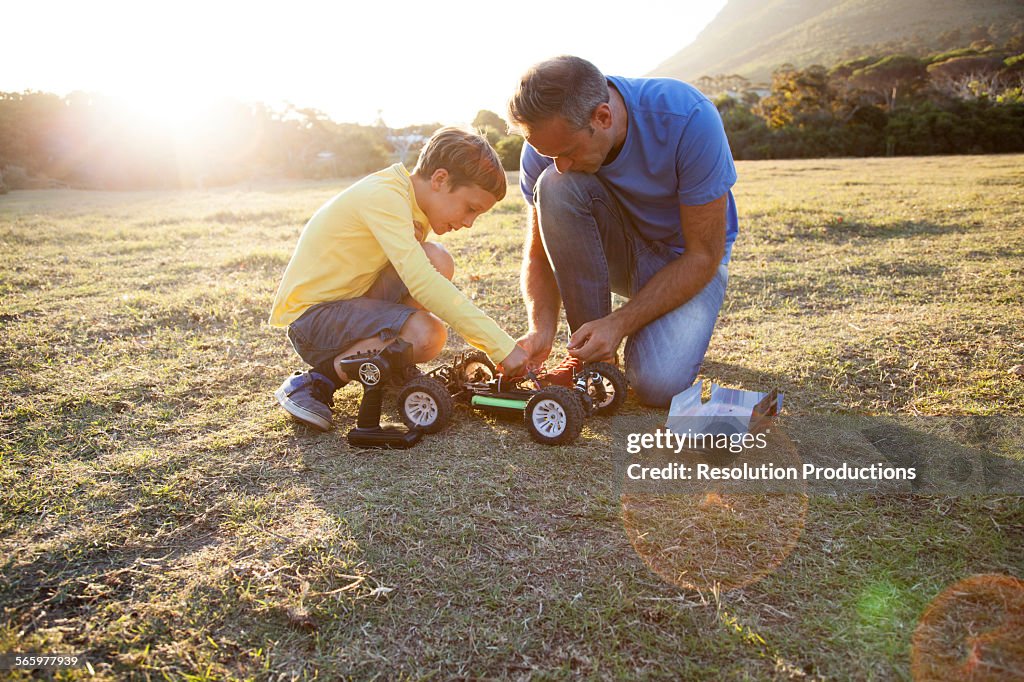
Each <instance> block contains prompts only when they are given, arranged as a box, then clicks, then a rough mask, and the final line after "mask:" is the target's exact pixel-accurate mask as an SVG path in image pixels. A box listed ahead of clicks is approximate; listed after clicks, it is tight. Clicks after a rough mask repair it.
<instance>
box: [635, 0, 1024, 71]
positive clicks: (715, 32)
mask: <svg viewBox="0 0 1024 682" xmlns="http://www.w3.org/2000/svg"><path fill="white" fill-rule="evenodd" d="M1022 31H1024V0H729V2H728V4H726V6H725V7H724V8H723V9H722V11H721V12H719V14H718V16H717V17H715V19H714V20H713V21H712V22H711V23H710V24H708V26H707V28H705V29H704V30H703V31H702V32H701V34H700V35H699V36H697V39H696V40H694V41H693V42H692V43H691V44H690V45H687V46H686V47H685V48H683V49H682V50H680V51H679V52H677V53H676V54H674V55H673V56H671V57H669V58H668V59H666V60H665V61H664V62H662V63H661V64H660V65H659V66H658V67H657V68H656V69H654V70H653V71H652V72H651V73H650V74H649V75H652V76H672V77H674V78H680V79H682V80H686V81H694V80H696V79H698V78H700V77H701V76H715V75H719V74H739V75H741V76H743V77H745V78H748V79H750V80H751V81H754V82H767V81H769V80H770V79H771V73H772V71H773V70H774V69H775V68H776V67H778V66H780V65H782V64H786V63H790V64H793V65H794V66H797V67H805V66H810V65H811V64H822V65H824V66H831V65H833V64H836V63H838V62H841V61H844V60H847V59H854V58H856V57H859V56H862V55H865V54H871V53H874V52H879V53H881V52H887V53H892V52H909V53H912V54H913V53H918V54H921V55H924V54H927V53H930V52H938V51H940V50H946V49H950V48H954V47H966V46H968V45H970V44H971V43H972V42H973V41H975V40H979V39H981V40H986V39H987V40H989V41H990V42H993V43H995V44H1002V43H1003V42H1005V41H1006V40H1007V39H1009V38H1010V37H1011V36H1012V35H1016V34H1019V33H1021V32H1022Z"/></svg>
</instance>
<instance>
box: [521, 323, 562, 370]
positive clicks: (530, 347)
mask: <svg viewBox="0 0 1024 682" xmlns="http://www.w3.org/2000/svg"><path fill="white" fill-rule="evenodd" d="M516 343H517V344H519V345H520V346H522V348H523V349H524V350H526V353H527V356H528V357H527V360H526V367H527V369H532V370H537V369H540V368H541V367H542V366H543V365H544V362H545V361H546V360H547V359H548V356H549V355H551V344H552V343H553V339H552V337H551V336H550V335H547V334H542V333H540V332H537V331H533V332H530V333H529V334H526V335H525V336H521V337H520V338H519V339H517V340H516Z"/></svg>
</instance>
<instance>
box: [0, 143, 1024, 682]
mask: <svg viewBox="0 0 1024 682" xmlns="http://www.w3.org/2000/svg"><path fill="white" fill-rule="evenodd" d="M738 165H739V172H740V183H739V184H738V185H737V187H736V190H735V191H736V197H737V202H738V205H739V207H740V213H741V235H740V240H739V241H738V242H737V244H736V247H735V249H734V252H733V253H734V259H733V263H732V266H731V270H730V281H729V292H728V295H727V300H726V305H725V308H724V311H723V315H722V318H721V320H720V323H719V326H718V328H717V331H716V333H715V337H714V339H713V340H712V344H711V348H710V351H709V353H708V356H707V362H706V364H705V367H704V369H703V372H702V376H703V377H704V378H706V379H709V380H714V381H716V382H719V383H722V384H725V385H728V386H735V387H742V388H748V389H760V390H763V389H767V388H770V387H778V388H779V389H780V390H782V391H784V392H785V393H786V406H787V410H788V411H789V412H790V413H792V414H816V413H832V412H839V413H864V414H898V415H946V416H956V415H1002V416H1009V417H1016V416H1020V415H1022V414H1024V377H1022V376H1021V375H1020V374H1018V373H1015V372H1013V371H1011V369H1012V368H1014V367H1015V366H1018V365H1021V364H1024V324H1022V322H1021V321H1022V319H1024V316H1022V306H1021V302H1022V301H1024V274H1022V273H1024V157H1020V156H1004V157H960V158H927V159H914V160H910V159H885V160H883V159H876V160H828V161H793V162H746V163H740V164H738ZM341 186H343V183H316V184H308V183H307V184H280V185H274V186H260V187H251V188H247V187H236V188H231V189H223V190H212V191H189V192H149V193H101V192H79V191H67V190H65V191H30V192H29V191H26V192H14V193H11V194H9V195H6V196H3V197H0V245H2V252H0V295H2V299H3V308H2V311H0V397H2V405H0V571H2V576H3V578H2V582H0V652H19V651H39V652H54V651H59V652H70V651H76V652H86V653H87V657H88V659H89V661H90V663H91V665H92V667H93V670H94V671H95V678H96V679H121V678H124V677H136V678H140V679H165V678H169V679H188V680H205V679H274V680H278V679H282V680H283V679H314V678H317V679H337V678H339V677H342V676H352V677H354V678H359V679H366V678H380V679H401V678H420V677H432V678H436V679H451V678H460V679H462V678H516V679H523V678H531V677H532V678H538V679H560V678H567V677H576V676H583V677H600V678H634V677H648V678H661V679H706V680H725V679H774V678H778V679H808V680H810V679H840V680H843V679H896V680H902V679H910V678H911V677H912V675H913V674H914V671H919V669H917V668H915V669H914V671H912V665H911V660H912V652H911V648H912V646H911V645H912V636H913V633H914V631H915V628H918V627H919V621H920V619H921V618H922V616H923V615H924V614H925V612H926V609H928V607H929V604H930V603H932V602H933V600H935V599H936V597H937V596H939V595H940V593H942V592H943V590H946V589H947V588H948V587H949V586H950V585H952V584H953V583H955V582H956V581H959V580H962V579H965V578H968V577H969V576H972V575H976V574H1003V575H1007V576H1015V577H1017V578H1021V577H1024V505H1022V504H1021V498H1018V497H1010V496H984V497H966V498H955V497H935V496H930V497H925V496H900V497H893V496H889V497H883V496H874V497H864V496H857V497H837V498H827V497H826V498H823V497H807V498H792V497H790V498H781V499H774V498H773V499H768V498H744V499H742V500H740V499H733V500H728V499H726V500H722V499H718V500H714V499H712V500H704V502H703V503H701V504H682V505H677V506H675V507H673V506H672V505H667V506H665V507H664V508H659V510H658V514H657V515H655V516H654V517H651V515H650V514H649V513H648V514H647V515H646V516H645V512H649V511H650V509H647V510H643V509H641V510H637V509H635V508H631V507H630V505H629V503H628V501H627V500H625V499H624V498H620V495H619V492H618V491H619V483H618V482H617V481H616V480H615V475H614V460H615V457H616V455H617V454H618V453H621V452H622V450H623V448H624V443H623V441H622V440H621V439H619V436H618V431H616V428H617V427H616V425H615V420H614V419H613V420H612V421H608V420H600V419H598V420H593V421H591V422H590V423H589V424H588V426H587V427H586V429H585V430H584V434H583V436H582V437H581V439H580V440H579V441H578V442H577V443H576V444H575V445H574V446H568V447H555V448H548V447H544V446H539V445H535V444H533V443H532V442H530V441H529V440H528V439H527V437H526V431H525V429H524V428H523V426H522V425H521V424H516V423H510V422H505V421H495V420H491V419H488V418H481V417H478V416H471V415H469V414H468V413H466V412H460V413H458V414H457V415H456V418H455V419H454V424H453V425H452V427H451V428H449V429H448V430H447V431H445V432H444V433H443V434H440V435H438V436H434V437H429V438H428V439H426V440H425V441H424V442H423V443H422V444H421V445H419V446H417V447H416V448H414V449H412V450H410V451H403V452H379V451H378V452H363V451H355V450H352V449H350V448H349V447H348V445H347V443H346V441H345V438H344V436H345V433H346V431H347V430H348V428H349V427H350V426H351V425H353V423H354V414H355V408H356V405H357V404H358V399H359V389H358V388H357V387H347V388H345V389H344V390H343V391H342V392H340V393H339V394H338V400H337V405H336V408H335V422H336V427H337V428H336V430H334V431H332V432H330V433H328V434H322V435H321V434H318V433H316V432H313V431H312V430H310V429H307V428H305V427H303V426H301V425H297V424H295V423H293V422H291V421H289V420H287V419H286V418H285V417H286V415H285V414H284V413H283V412H282V411H281V410H280V409H279V408H278V407H277V405H276V402H275V401H274V399H273V396H272V395H271V394H272V391H273V390H274V389H275V388H276V387H277V386H278V385H279V384H280V382H281V381H282V380H283V378H284V377H285V376H286V375H287V374H288V373H290V372H291V371H292V370H293V369H295V368H297V367H298V366H299V361H298V359H297V358H296V357H295V356H294V355H293V352H292V350H291V349H290V347H289V346H288V344H287V341H286V339H285V337H284V334H283V333H282V332H281V331H280V330H275V329H271V328H269V327H267V326H266V324H265V319H266V316H267V313H268V307H269V305H270V301H271V299H272V297H273V294H274V292H275V290H276V287H277V283H278V280H279V277H280V274H281V272H282V270H283V268H284V266H285V264H286V263H287V261H288V259H289V257H290V254H291V250H292V247H293V246H294V243H295V240H296V237H297V235H298V233H299V230H300V228H301V226H302V225H303V223H304V222H305V220H306V218H308V216H309V215H310V214H311V213H312V211H314V210H315V209H316V208H317V206H319V204H320V203H321V202H323V201H324V200H325V199H326V198H328V197H329V196H331V195H332V194H333V193H335V192H336V191H338V189H339V188H340V187H341ZM511 194H512V195H511V196H510V197H508V198H506V199H505V200H504V201H503V202H501V203H500V204H499V205H498V206H497V207H496V208H495V210H494V211H493V212H492V213H491V214H489V215H487V216H485V217H484V218H482V219H481V220H480V221H479V223H478V225H477V226H476V227H475V228H474V229H472V230H469V231H465V232H462V233H459V234H456V235H452V236H451V237H450V238H448V237H446V238H445V243H446V244H447V245H448V247H449V249H450V250H451V251H452V253H453V254H454V255H455V258H456V262H457V266H458V268H459V270H458V271H457V273H456V283H457V284H458V285H459V286H460V287H461V288H463V290H464V291H466V292H468V293H469V294H470V295H472V296H473V297H475V299H476V301H477V302H478V304H479V305H481V306H482V307H483V308H484V309H486V310H487V311H488V312H490V313H491V314H493V315H494V316H495V317H496V319H498V320H499V321H500V322H501V323H502V324H503V325H506V326H507V328H508V329H509V330H510V331H514V332H521V331H525V330H524V329H523V324H524V313H523V310H522V306H521V302H520V300H519V294H518V282H517V279H518V278H517V272H518V261H519V253H520V243H521V229H522V228H521V224H522V220H521V214H522V199H521V198H520V197H519V195H518V192H517V191H516V192H512V193H511ZM462 347H463V344H462V342H461V340H460V339H458V338H452V339H450V340H449V347H448V349H447V350H446V356H445V357H447V356H448V355H450V354H451V353H453V352H455V351H457V350H458V349H460V348H462ZM555 355H556V356H557V357H560V355H561V353H560V351H559V350H558V349H556V353H555ZM388 407H389V408H390V405H388ZM624 412H625V414H624V416H622V417H618V418H615V419H620V420H625V421H627V422H629V423H646V424H649V425H655V424H657V423H659V421H661V420H663V419H664V414H663V411H657V410H647V409H644V408H642V407H640V406H639V405H637V404H636V403H635V402H634V401H633V400H632V399H630V401H629V402H628V403H627V405H626V408H625V410H624ZM389 416H390V418H391V419H392V420H394V419H395V418H396V415H395V414H394V412H391V413H390V415H389ZM630 420H632V421H630ZM673 515H674V516H673ZM669 517H671V518H669ZM658 518H663V519H665V521H666V523H669V522H672V523H679V522H681V521H687V522H688V521H690V520H692V521H693V523H690V524H689V526H688V527H690V530H689V531H687V532H688V533H689V535H688V536H686V537H687V539H688V542H689V543H692V546H694V547H714V549H715V552H720V553H719V554H713V558H716V560H721V561H723V562H725V561H726V559H728V562H732V563H728V562H727V563H728V565H723V566H720V567H719V568H720V569H723V570H725V573H726V574H728V572H729V567H730V566H734V567H735V568H734V569H732V571H733V573H732V575H733V578H734V580H733V581H732V582H731V583H730V582H729V581H721V582H722V584H721V585H720V586H716V585H715V584H713V583H712V582H709V581H705V582H701V576H704V575H706V574H705V573H703V572H702V570H703V568H705V567H704V566H699V565H686V561H687V559H686V557H687V556H688V557H690V560H691V561H693V562H696V559H695V558H694V557H697V556H701V557H707V556H709V554H708V553H707V552H704V553H703V554H695V553H691V554H688V555H685V554H684V555H683V558H681V559H680V562H681V563H680V564H679V565H677V566H675V567H674V570H676V571H677V574H678V575H680V576H682V575H683V574H686V575H687V576H688V577H687V578H686V579H685V580H678V581H667V580H663V579H661V578H660V577H658V575H657V574H655V573H654V572H652V571H651V570H650V569H649V567H648V563H649V561H650V557H646V558H647V560H648V561H645V557H643V556H641V555H642V554H643V546H644V545H643V542H642V541H641V540H642V537H643V536H644V533H643V532H640V531H638V530H637V524H641V525H642V524H643V523H655V524H656V523H657V519H658ZM776 521H778V522H777V523H776ZM754 537H757V538H759V542H762V543H764V544H766V546H767V547H768V551H764V552H761V553H757V551H756V548H754V547H753V544H754V543H753V542H752V541H750V540H749V539H750V538H754ZM638 538H639V539H638ZM634 545H635V546H636V547H637V549H636V550H635V549H634ZM638 550H639V553H638ZM748 554H749V555H750V556H749V557H748V556H747V555H748ZM755 554H756V556H755ZM702 560H703V559H702ZM755 564H756V565H755ZM721 574H722V571H721V570H719V572H718V573H716V575H721ZM669 577H671V576H669ZM716 579H717V578H716ZM1011 582H1012V581H1011ZM731 585H736V586H737V587H736V589H732V590H729V589H726V588H727V587H729V586H731ZM1013 598H1014V599H1017V597H1013ZM1006 603H1009V604H1011V605H1012V604H1017V605H1018V606H1017V607H1014V608H1017V609H1018V610H1017V611H1016V613H1017V617H1020V613H1022V612H1024V610H1022V609H1020V607H1019V604H1020V602H1019V601H1017V602H1013V601H1008V602H1006ZM939 612H941V613H947V612H948V609H947V611H941V609H940V610H939V611H935V610H934V609H933V611H931V612H930V613H939ZM953 612H954V615H955V613H956V610H955V609H954V610H953ZM961 612H963V611H962V610H961ZM1011 612H1012V609H1011ZM947 615H948V613H947ZM1011 615H1012V613H1011ZM1000 618H1001V616H999V614H995V615H992V614H989V619H990V621H992V622H995V623H996V625H993V626H992V628H993V632H995V633H996V634H995V635H993V637H994V638H995V640H994V641H996V643H997V644H999V642H1002V644H999V646H1001V647H1002V648H1001V649H999V647H998V646H997V647H995V648H997V649H999V652H1001V653H1000V654H999V656H996V658H997V659H998V660H999V661H1002V663H1000V664H999V665H1002V666H1003V667H1002V668H999V667H998V666H996V667H992V668H989V669H986V670H987V671H988V673H991V674H992V678H991V679H998V678H1000V677H1004V676H1005V677H1013V676H1014V675H1020V676H1024V644H1022V643H1021V632H1022V631H1024V621H1021V620H1017V621H1013V620H1012V618H1011V619H1010V620H1009V621H1005V619H1003V620H1000ZM993 619H994V620H993ZM1004 621H1005V622H1004ZM944 622H946V624H947V625H949V624H950V623H951V625H950V626H949V628H947V630H946V631H947V632H954V633H955V632H959V633H960V635H949V637H950V638H951V641H947V642H940V644H942V645H943V646H946V647H947V649H949V651H951V653H950V656H951V659H950V660H951V661H953V662H954V663H957V664H959V663H963V662H964V661H967V662H968V663H969V662H970V656H971V653H972V651H973V652H975V653H977V651H976V647H975V649H972V648H971V647H972V646H974V645H973V644H971V643H970V641H968V640H964V639H963V637H966V636H967V635H964V634H963V631H964V630H965V628H966V629H967V630H970V623H967V624H964V623H959V622H958V621H956V618H955V617H947V620H946V621H944ZM971 622H980V621H978V620H977V617H975V620H974V621H971ZM1006 623H1009V625H1007V624H1006ZM958 626H961V627H959V630H958V629H957V627H958ZM1000 628H1001V629H1000ZM976 634H977V633H974V635H976ZM972 636H973V635H972ZM957 637H960V638H961V639H960V640H957ZM971 641H973V640H971ZM986 641H988V640H986ZM965 642H967V643H965ZM986 646H987V645H986ZM992 646H995V645H992ZM1000 656H1001V658H1000ZM992 660H996V659H992ZM993 665H995V664H993ZM1014 666H1020V667H1014ZM982 672H985V670H982ZM18 674H24V675H25V676H26V677H27V676H28V674H27V673H18ZM60 676H61V678H65V677H66V678H68V679H71V678H76V677H79V676H81V677H87V676H89V671H88V670H86V669H76V670H73V671H68V672H66V673H60Z"/></svg>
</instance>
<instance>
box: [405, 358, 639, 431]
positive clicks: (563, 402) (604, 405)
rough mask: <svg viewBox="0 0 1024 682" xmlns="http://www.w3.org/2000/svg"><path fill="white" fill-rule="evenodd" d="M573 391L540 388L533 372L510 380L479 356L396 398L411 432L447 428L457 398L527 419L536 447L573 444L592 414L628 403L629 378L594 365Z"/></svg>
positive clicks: (420, 380) (417, 382) (418, 381)
mask: <svg viewBox="0 0 1024 682" xmlns="http://www.w3.org/2000/svg"><path fill="white" fill-rule="evenodd" d="M571 383H572V386H571V388H570V387H565V386H546V387H544V386H542V385H541V382H540V381H539V380H538V378H537V377H536V376H534V375H533V374H532V373H531V374H528V375H527V376H526V377H519V378H516V379H509V378H506V377H504V376H503V375H501V374H499V373H498V372H497V371H496V370H495V367H494V364H493V363H491V361H490V359H488V357H487V356H486V355H485V354H484V353H481V352H479V351H471V352H469V353H463V354H461V355H459V356H458V357H457V358H456V359H455V361H454V362H452V363H450V364H447V365H442V366H440V367H438V368H436V369H434V370H433V371H431V372H430V373H428V374H426V375H424V376H421V377H417V378H415V379H412V380H411V381H409V382H408V383H406V384H405V386H404V387H403V388H402V391H401V393H400V394H399V396H398V409H399V412H400V413H401V415H402V421H403V422H405V423H406V424H407V425H408V426H409V427H410V429H416V430H421V431H424V432H426V433H436V432H438V431H440V430H441V429H442V428H444V426H445V425H446V424H447V423H448V420H449V418H450V417H451V412H452V410H453V407H454V405H453V399H454V400H455V401H459V402H462V403H466V404H468V405H469V406H470V407H471V408H473V409H478V410H482V411H485V412H490V413H494V414H499V415H511V416H515V417H518V416H519V415H520V414H521V415H523V419H524V420H525V422H526V428H527V430H528V431H529V432H530V437H531V438H533V440H535V441H537V442H538V443H545V444H548V445H560V444H565V443H572V442H573V441H575V440H576V438H577V437H578V436H579V435H580V431H581V430H582V429H583V420H584V419H586V418H587V417H590V416H591V415H594V414H598V415H606V414H612V413H614V412H615V411H616V410H618V409H619V407H620V406H621V405H622V402H623V401H624V400H625V399H626V377H625V376H624V375H623V374H622V371H621V370H619V368H618V367H615V366H614V365H610V364H608V363H604V362H596V363H591V364H588V365H585V366H584V367H583V369H582V370H581V371H579V372H576V373H574V376H573V378H572V382H571Z"/></svg>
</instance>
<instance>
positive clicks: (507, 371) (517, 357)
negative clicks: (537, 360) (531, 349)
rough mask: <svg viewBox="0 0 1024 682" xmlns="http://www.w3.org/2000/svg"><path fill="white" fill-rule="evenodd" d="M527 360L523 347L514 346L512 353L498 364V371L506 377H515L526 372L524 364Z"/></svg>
mask: <svg viewBox="0 0 1024 682" xmlns="http://www.w3.org/2000/svg"><path fill="white" fill-rule="evenodd" d="M528 359H529V356H528V355H527V353H526V351H525V350H523V347H522V346H520V345H518V344H516V347H515V348H513V349H512V352H511V353H509V354H508V357H506V358H505V359H504V360H502V361H501V362H500V363H498V371H499V372H501V373H502V374H504V375H505V376H508V377H517V376H520V375H522V374H523V373H524V372H525V371H526V362H527V360H528Z"/></svg>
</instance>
